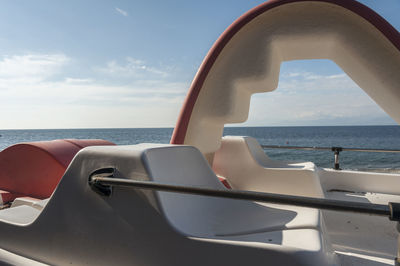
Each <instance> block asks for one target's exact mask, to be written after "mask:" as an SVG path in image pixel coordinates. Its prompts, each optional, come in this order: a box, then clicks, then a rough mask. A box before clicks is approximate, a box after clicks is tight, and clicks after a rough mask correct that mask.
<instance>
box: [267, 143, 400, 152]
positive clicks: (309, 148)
mask: <svg viewBox="0 0 400 266" xmlns="http://www.w3.org/2000/svg"><path fill="white" fill-rule="evenodd" d="M261 147H262V148H263V149H290V150H307V151H313V150H316V151H319V150H326V151H332V149H334V148H340V149H341V150H342V151H359V152H394V153H400V150H393V149H364V148H343V147H316V146H283V145H261Z"/></svg>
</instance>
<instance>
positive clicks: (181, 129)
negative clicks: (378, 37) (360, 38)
mask: <svg viewBox="0 0 400 266" xmlns="http://www.w3.org/2000/svg"><path fill="white" fill-rule="evenodd" d="M294 2H326V3H331V4H335V5H338V6H341V7H343V8H346V9H348V10H350V11H352V12H353V13H355V14H357V15H359V16H360V17H362V18H364V19H365V20H366V21H368V22H370V23H371V24H372V25H373V26H374V27H375V28H377V29H378V30H379V31H380V32H381V33H382V34H383V35H384V36H386V38H388V40H389V41H390V42H391V43H392V44H393V45H394V46H395V47H396V48H397V49H398V50H400V34H399V32H398V31H397V30H396V29H395V28H394V27H393V26H392V25H390V24H389V23H388V22H387V21H386V20H385V19H384V18H382V17H381V16H380V15H379V14H377V13H376V12H375V11H373V10H372V9H370V8H369V7H367V6H365V5H363V4H361V3H358V2H356V1H353V0H272V1H268V2H266V3H263V4H261V5H259V6H257V7H255V8H253V9H251V10H250V11H248V12H247V13H245V14H244V15H242V16H241V17H239V18H238V19H237V20H236V21H235V22H233V23H232V24H231V25H230V26H229V27H228V28H227V29H226V30H225V31H224V32H223V33H222V34H221V36H220V37H219V38H218V40H217V41H216V42H215V43H214V45H213V46H212V47H211V49H210V50H209V52H208V54H207V56H206V57H205V58H204V60H203V63H202V64H201V66H200V68H199V71H198V72H197V74H196V76H195V78H194V80H193V82H192V85H191V87H190V89H189V93H188V95H187V96H186V99H185V102H184V104H183V107H182V109H181V112H180V114H179V117H178V121H177V123H176V126H175V129H174V132H173V134H172V138H171V143H172V144H184V141H185V137H186V132H187V128H188V125H189V121H190V117H191V115H192V112H193V108H194V105H195V103H196V100H197V98H198V96H199V94H200V90H201V88H202V87H203V84H204V81H205V79H206V77H207V75H208V73H209V72H210V69H211V67H212V66H213V64H214V63H215V61H216V59H217V57H218V56H219V54H220V53H221V51H222V50H223V48H224V47H225V45H226V44H227V43H228V42H229V41H230V40H231V39H232V37H233V36H234V35H235V34H236V33H237V32H238V31H239V30H240V29H241V28H243V27H244V26H245V25H246V24H247V23H249V22H250V21H252V20H253V19H254V18H256V17H257V16H259V15H261V14H263V13H264V12H266V11H268V10H270V9H272V8H275V7H278V6H282V5H285V4H289V3H294Z"/></svg>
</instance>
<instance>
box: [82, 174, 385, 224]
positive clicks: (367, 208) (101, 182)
mask: <svg viewBox="0 0 400 266" xmlns="http://www.w3.org/2000/svg"><path fill="white" fill-rule="evenodd" d="M89 183H90V185H91V186H92V187H93V188H94V189H96V186H100V187H102V188H104V187H106V186H117V187H128V188H136V189H150V190H158V191H167V192H176V193H186V194H195V195H202V196H211V197H220V198H230V199H238V200H251V201H259V202H269V203H278V204H286V205H296V206H301V207H309V208H318V209H326V210H336V211H347V212H356V213H365V214H372V215H380V216H388V217H391V209H390V207H389V206H388V205H381V204H372V203H364V202H352V201H340V200H332V199H323V198H311V197H302V196H292V195H282V194H273V193H265V192H254V191H245V190H233V189H232V190H222V189H221V190H216V189H209V188H201V187H193V186H182V185H169V184H161V183H155V182H149V181H137V180H131V179H121V178H110V177H101V176H97V175H93V176H92V177H91V178H90V180H89Z"/></svg>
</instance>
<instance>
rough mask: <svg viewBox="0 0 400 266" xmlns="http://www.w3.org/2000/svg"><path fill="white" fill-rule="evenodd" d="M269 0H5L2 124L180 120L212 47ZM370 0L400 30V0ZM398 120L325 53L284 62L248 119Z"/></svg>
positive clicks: (283, 122)
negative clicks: (311, 58)
mask: <svg viewBox="0 0 400 266" xmlns="http://www.w3.org/2000/svg"><path fill="white" fill-rule="evenodd" d="M262 2H263V1H255V0H253V1H250V0H242V1H238V0H236V1H233V0H217V1H215V0H214V1H210V0H204V1H188V0H186V1H183V0H182V1H161V0H160V1H99V0H96V1H63V2H61V1H50V0H38V1H30V0H17V1H15V0H3V1H1V2H0V112H1V120H0V121H1V124H0V129H12V128H92V127H173V126H174V125H175V122H176V119H177V117H178V113H179V110H180V108H181V105H182V102H183V99H184V97H185V95H186V92H187V90H188V88H189V85H190V82H191V81H192V78H193V77H194V75H195V73H196V71H197V68H198V66H199V65H200V63H201V61H202V60H203V58H204V56H205V55H206V53H207V51H208V50H209V48H210V47H211V46H212V44H213V43H214V41H215V40H216V39H217V38H218V36H219V35H220V34H221V33H222V32H223V31H224V29H225V28H226V27H228V26H229V25H230V24H231V23H232V22H233V21H234V20H235V19H236V18H237V17H239V16H240V15H241V14H243V13H244V12H246V11H247V10H249V9H250V8H252V7H254V6H256V5H258V4H260V3H262ZM361 2H362V3H364V4H366V5H368V6H370V7H371V8H373V9H374V10H375V11H377V12H378V13H379V14H381V15H382V16H384V17H385V18H386V19H387V20H388V21H389V22H390V23H392V24H393V25H394V26H395V27H396V28H397V29H400V19H399V16H398V12H399V11H400V1H398V0H384V1H376V0H369V1H361ZM311 95H312V97H310V96H311ZM393 123H394V122H393V121H392V120H391V119H390V118H389V117H388V116H387V115H386V114H384V113H383V111H382V110H381V109H380V108H379V107H378V106H377V105H376V104H375V103H374V102H373V101H372V100H370V99H369V97H368V96H366V94H365V93H363V92H362V90H361V89H360V88H358V87H357V86H356V85H355V84H354V83H353V82H352V81H351V80H350V79H349V78H348V77H347V76H346V75H345V74H344V73H343V72H342V71H341V70H340V68H338V67H337V66H336V65H335V64H334V63H332V62H330V61H327V60H316V61H295V62H287V63H284V64H283V65H282V68H281V75H280V83H279V87H278V89H277V90H276V91H274V92H272V93H267V94H262V95H256V96H254V97H253V98H252V107H251V110H250V116H249V121H248V122H246V123H245V125H249V126H287V125H350V124H393Z"/></svg>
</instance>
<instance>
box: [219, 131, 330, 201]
mask: <svg viewBox="0 0 400 266" xmlns="http://www.w3.org/2000/svg"><path fill="white" fill-rule="evenodd" d="M213 170H214V171H215V172H216V173H217V174H218V175H221V176H222V177H224V178H226V179H227V180H228V182H229V184H230V185H231V186H232V188H235V189H243V190H254V191H262V192H270V193H280V194H287V195H297V196H307V197H323V195H324V194H323V191H322V188H321V184H320V180H319V177H318V174H317V171H316V167H315V165H314V164H313V163H311V162H291V161H276V160H271V159H270V158H269V157H268V156H267V155H266V154H265V153H264V151H263V149H262V148H261V146H260V145H259V144H258V142H257V140H255V139H254V138H251V137H236V136H226V137H223V138H222V141H221V147H220V149H219V150H217V151H216V153H215V156H214V161H213Z"/></svg>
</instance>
